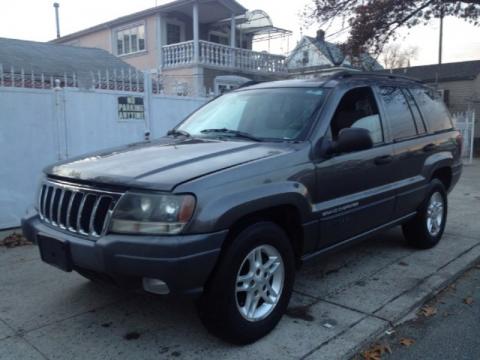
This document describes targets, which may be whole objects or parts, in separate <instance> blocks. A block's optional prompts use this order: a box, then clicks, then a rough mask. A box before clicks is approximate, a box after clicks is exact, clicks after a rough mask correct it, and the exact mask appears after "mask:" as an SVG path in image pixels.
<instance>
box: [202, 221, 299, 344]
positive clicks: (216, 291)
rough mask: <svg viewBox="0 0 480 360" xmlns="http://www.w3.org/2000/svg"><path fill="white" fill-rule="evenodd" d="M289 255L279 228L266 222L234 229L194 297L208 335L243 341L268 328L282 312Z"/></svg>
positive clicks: (288, 288) (290, 277)
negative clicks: (201, 291) (209, 276)
mask: <svg viewBox="0 0 480 360" xmlns="http://www.w3.org/2000/svg"><path fill="white" fill-rule="evenodd" d="M294 275H295V265H294V256H293V251H292V247H291V244H290V241H289V239H288V237H287V235H286V233H285V231H283V229H282V228H280V227H279V226H278V225H276V224H274V223H270V222H261V223H256V224H253V225H251V226H249V227H247V228H246V229H245V230H243V231H242V232H240V233H239V234H238V235H237V236H236V237H235V238H234V239H233V242H232V243H231V244H230V246H229V247H228V248H227V249H226V251H224V253H223V255H222V258H221V259H220V262H219V264H218V266H217V269H216V270H215V273H214V274H213V276H212V279H211V280H210V282H209V283H208V285H207V286H206V289H205V292H204V294H203V296H202V297H201V299H200V300H199V303H198V310H199V315H200V318H201V320H202V322H203V324H204V325H205V327H206V328H207V329H208V330H209V331H210V332H212V333H213V334H214V335H216V336H218V337H220V338H222V339H224V340H226V341H229V342H232V343H235V344H248V343H251V342H253V341H255V340H257V339H259V338H261V337H263V336H265V335H266V334H268V333H269V332H270V331H271V330H272V329H273V328H274V327H275V326H276V325H277V323H278V321H279V320H280V319H281V317H282V315H283V314H284V312H285V310H286V308H287V306H288V302H289V300H290V296H291V293H292V288H293V281H294Z"/></svg>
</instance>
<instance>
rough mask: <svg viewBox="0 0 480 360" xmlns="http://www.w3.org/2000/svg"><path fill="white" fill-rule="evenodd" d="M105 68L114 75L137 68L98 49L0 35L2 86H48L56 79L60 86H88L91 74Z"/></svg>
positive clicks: (130, 72)
mask: <svg viewBox="0 0 480 360" xmlns="http://www.w3.org/2000/svg"><path fill="white" fill-rule="evenodd" d="M105 69H110V70H111V71H115V72H116V73H118V74H120V73H123V74H132V73H133V74H136V73H137V71H138V70H137V69H135V68H134V67H133V66H131V65H129V64H127V63H126V62H124V61H122V60H121V59H119V58H117V57H115V56H113V55H112V54H110V53H109V52H107V51H105V50H102V49H95V48H80V47H75V46H67V45H56V44H49V43H42V42H35V41H24V40H17V39H7V38H0V82H1V84H0V85H2V86H19V87H32V88H35V87H36V88H45V87H46V88H51V87H53V86H55V84H54V82H55V80H58V82H59V85H60V86H62V87H63V86H75V87H76V86H80V87H85V88H90V87H92V86H93V85H94V84H92V82H93V81H94V80H95V79H94V77H95V76H97V74H98V72H102V73H103V72H104V71H105ZM113 80H114V79H112V81H113ZM111 85H112V86H114V84H113V83H112V84H111Z"/></svg>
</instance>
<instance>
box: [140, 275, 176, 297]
mask: <svg viewBox="0 0 480 360" xmlns="http://www.w3.org/2000/svg"><path fill="white" fill-rule="evenodd" d="M143 289H144V290H145V291H148V292H151V293H154V294H158V295H167V294H168V293H169V292H170V290H169V289H168V286H167V284H165V282H163V281H162V280H159V279H151V278H143Z"/></svg>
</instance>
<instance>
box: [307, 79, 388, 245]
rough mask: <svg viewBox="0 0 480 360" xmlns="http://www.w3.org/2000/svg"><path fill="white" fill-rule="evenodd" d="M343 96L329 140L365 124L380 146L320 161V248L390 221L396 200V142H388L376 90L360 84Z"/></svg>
mask: <svg viewBox="0 0 480 360" xmlns="http://www.w3.org/2000/svg"><path fill="white" fill-rule="evenodd" d="M337 99H338V102H337V105H336V107H335V110H334V113H333V114H332V115H330V117H331V120H330V127H329V130H328V131H327V135H326V139H327V140H330V141H335V140H336V137H337V135H338V133H339V132H340V130H342V129H344V128H348V127H362V128H366V129H367V130H369V131H370V134H371V136H372V139H373V142H374V147H373V148H372V149H368V150H363V151H357V152H353V153H348V154H339V155H335V156H333V157H331V158H329V159H319V160H318V161H317V162H316V163H315V165H316V174H317V189H316V194H315V202H316V203H315V204H314V211H315V213H316V214H317V215H318V217H319V218H320V241H319V245H318V246H319V248H324V247H328V246H330V245H333V244H334V243H336V242H341V241H343V240H347V239H351V238H354V237H355V236H357V235H360V234H362V233H365V232H367V231H369V230H372V229H374V228H376V227H379V226H381V225H384V224H385V223H388V222H389V221H391V219H392V215H393V208H394V201H395V196H394V192H393V191H392V188H391V185H390V182H391V179H392V172H393V161H392V160H393V158H392V153H393V145H392V144H391V143H390V142H389V141H388V137H387V134H386V131H385V127H384V125H383V118H382V116H381V115H380V112H379V108H378V105H377V99H376V98H375V94H374V92H373V91H372V89H371V87H368V86H359V87H355V88H350V89H347V90H344V92H343V93H342V95H341V96H337Z"/></svg>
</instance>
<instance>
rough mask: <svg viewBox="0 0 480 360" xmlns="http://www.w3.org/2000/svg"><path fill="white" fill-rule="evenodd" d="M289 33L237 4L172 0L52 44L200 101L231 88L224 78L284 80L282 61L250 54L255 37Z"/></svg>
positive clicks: (232, 1)
mask: <svg viewBox="0 0 480 360" xmlns="http://www.w3.org/2000/svg"><path fill="white" fill-rule="evenodd" d="M290 33H291V32H290V31H288V30H284V29H280V28H276V27H274V26H273V24H272V21H271V19H270V17H269V16H268V14H266V13H265V12H264V11H262V10H254V11H248V10H247V9H246V8H244V7H243V6H242V5H241V4H239V3H238V2H237V1H235V0H176V1H172V2H170V3H167V4H163V5H160V6H157V7H154V8H151V9H147V10H144V11H140V12H138V13H135V14H131V15H127V16H124V17H121V18H118V19H115V20H112V21H109V22H106V23H103V24H99V25H96V26H94V27H91V28H88V29H85V30H81V31H78V32H76V33H73V34H70V35H66V36H63V37H60V38H59V39H55V40H53V41H52V42H53V43H56V44H69V45H75V46H84V47H97V48H101V49H104V50H107V51H109V52H110V53H112V54H114V55H116V56H118V57H120V58H121V59H122V60H124V61H125V62H127V63H129V64H130V65H133V66H135V67H136V68H137V69H140V70H148V71H152V72H156V73H159V74H161V77H162V79H163V87H164V91H165V92H167V93H168V92H175V90H174V89H178V87H179V86H181V87H184V88H185V89H187V91H186V93H188V94H189V95H201V94H204V93H205V92H210V91H212V90H215V89H214V88H215V87H216V88H217V89H216V90H217V91H218V90H219V89H228V88H230V87H231V86H232V78H231V77H230V78H228V77H227V78H224V76H240V77H245V78H247V79H249V80H273V79H280V78H285V77H287V75H288V71H287V68H286V66H285V57H284V56H281V55H273V54H270V53H267V52H256V51H253V50H252V43H253V41H254V38H255V37H257V36H261V37H264V36H265V34H268V36H275V35H279V34H280V35H289V34H290ZM222 76H223V79H226V81H225V83H222Z"/></svg>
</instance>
